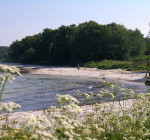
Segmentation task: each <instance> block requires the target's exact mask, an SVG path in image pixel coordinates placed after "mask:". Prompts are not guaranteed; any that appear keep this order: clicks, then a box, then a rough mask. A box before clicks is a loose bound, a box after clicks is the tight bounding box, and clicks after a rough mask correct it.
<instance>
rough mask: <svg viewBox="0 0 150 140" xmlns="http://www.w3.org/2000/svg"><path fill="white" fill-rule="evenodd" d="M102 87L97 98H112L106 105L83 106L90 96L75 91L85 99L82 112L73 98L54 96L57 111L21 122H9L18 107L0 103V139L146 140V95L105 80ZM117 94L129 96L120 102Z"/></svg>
mask: <svg viewBox="0 0 150 140" xmlns="http://www.w3.org/2000/svg"><path fill="white" fill-rule="evenodd" d="M105 85H106V86H105V88H103V89H101V91H100V92H99V93H98V95H97V96H98V97H99V98H102V97H108V95H109V96H110V97H111V98H112V99H113V100H112V102H109V103H106V102H103V103H100V104H99V103H95V104H92V105H90V106H87V102H88V101H89V100H92V99H93V95H94V94H93V93H92V92H90V93H81V92H80V91H77V94H78V95H80V96H83V98H84V100H85V105H86V110H84V112H83V110H82V107H80V106H79V105H78V104H79V101H78V100H77V99H76V98H74V97H72V96H70V95H57V103H58V107H57V108H56V107H50V108H48V109H45V110H44V112H43V113H44V115H43V116H35V115H33V114H32V113H25V117H24V119H22V120H19V121H18V118H15V119H12V118H10V117H9V116H8V115H10V114H11V112H13V110H14V109H16V108H19V107H20V105H18V104H15V103H12V102H10V103H1V104H0V111H5V112H6V113H5V114H0V115H2V117H0V140H3V139H4V140H10V139H11V140H16V139H18V140H20V139H23V140H120V139H122V140H131V139H134V140H148V139H149V138H150V125H149V124H150V93H149V92H147V93H145V94H138V95H136V94H135V93H134V91H133V90H132V89H127V88H120V87H119V86H118V83H114V82H107V81H105ZM120 95H122V96H125V98H124V99H128V98H127V96H128V95H133V96H131V97H132V99H130V100H122V101H121V100H119V99H120V98H119V97H120ZM116 100H117V102H116ZM128 101H130V103H128ZM126 104H128V105H129V104H130V106H126ZM89 109H90V111H89ZM81 118H82V119H81Z"/></svg>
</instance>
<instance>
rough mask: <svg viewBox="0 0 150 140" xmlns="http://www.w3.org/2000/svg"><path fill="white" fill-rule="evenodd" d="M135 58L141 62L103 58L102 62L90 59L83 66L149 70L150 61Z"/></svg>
mask: <svg viewBox="0 0 150 140" xmlns="http://www.w3.org/2000/svg"><path fill="white" fill-rule="evenodd" d="M133 60H138V61H140V62H129V61H116V60H103V61H100V62H94V61H90V62H87V63H85V64H83V66H86V67H89V68H98V69H118V68H120V69H126V70H128V71H136V70H138V71H141V70H147V69H148V67H149V65H148V64H149V62H148V61H143V62H142V61H141V59H140V58H138V57H137V58H135V59H133ZM149 60H150V59H149Z"/></svg>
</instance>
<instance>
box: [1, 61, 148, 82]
mask: <svg viewBox="0 0 150 140" xmlns="http://www.w3.org/2000/svg"><path fill="white" fill-rule="evenodd" d="M1 65H4V64H1ZM5 65H10V66H15V67H18V68H20V69H21V72H22V73H29V74H48V75H55V76H65V77H67V76H69V77H86V78H96V79H98V78H107V79H110V80H118V78H119V80H121V81H130V82H141V84H144V81H145V79H144V76H145V74H146V73H147V72H132V71H126V72H125V73H124V74H120V72H119V70H118V69H111V70H101V69H97V68H84V67H81V68H80V69H79V70H78V69H77V68H76V67H56V66H40V65H23V64H17V63H7V64H6V63H5ZM104 73H109V74H108V75H106V76H102V75H103V74H104Z"/></svg>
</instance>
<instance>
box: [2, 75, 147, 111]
mask: <svg viewBox="0 0 150 140" xmlns="http://www.w3.org/2000/svg"><path fill="white" fill-rule="evenodd" d="M124 85H125V87H128V88H132V89H134V90H135V91H136V92H137V93H140V92H145V91H146V89H147V88H146V87H145V86H144V85H143V84H139V83H129V82H128V83H127V82H126V83H124ZM103 87H104V85H103V79H100V78H98V79H92V78H91V79H90V78H79V77H76V78H75V77H65V76H51V75H31V74H23V75H22V76H20V77H19V76H18V77H16V80H15V81H13V82H12V84H7V85H6V88H5V90H4V93H3V95H2V102H10V101H13V102H16V103H18V104H20V105H21V106H22V107H21V108H20V109H18V110H17V111H35V110H40V109H45V108H48V107H50V106H55V105H57V104H56V95H57V94H63V95H64V94H70V95H72V96H74V95H75V93H76V91H77V90H79V91H80V92H82V93H83V92H87V93H89V92H93V93H94V94H95V96H94V98H95V100H98V99H97V96H96V94H98V92H99V91H100V89H101V88H103ZM78 99H79V100H80V101H81V103H82V101H83V98H81V97H80V98H78Z"/></svg>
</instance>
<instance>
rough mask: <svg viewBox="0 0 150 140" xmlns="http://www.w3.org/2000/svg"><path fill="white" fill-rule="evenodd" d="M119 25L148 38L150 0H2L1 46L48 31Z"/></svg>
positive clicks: (0, 14) (0, 2) (0, 3)
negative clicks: (63, 27)
mask: <svg viewBox="0 0 150 140" xmlns="http://www.w3.org/2000/svg"><path fill="white" fill-rule="evenodd" d="M90 20H93V21H95V22H97V23H98V24H102V25H105V24H110V23H112V22H115V23H117V24H122V25H124V26H125V27H126V28H128V29H132V30H135V29H136V28H137V29H139V30H140V31H141V33H142V34H143V35H144V37H146V36H147V34H148V32H149V30H150V26H149V22H150V0H0V46H9V45H10V44H11V43H12V42H13V41H15V40H21V39H22V38H25V37H26V36H32V35H34V34H38V33H40V32H42V31H43V29H45V28H51V29H56V28H58V27H60V26H61V25H66V26H67V25H71V24H76V25H78V24H80V23H83V22H86V21H90Z"/></svg>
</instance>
